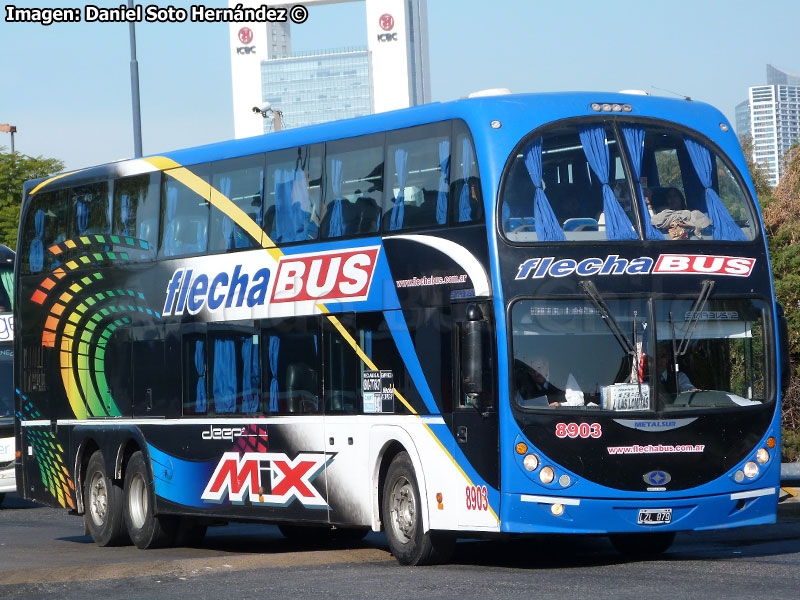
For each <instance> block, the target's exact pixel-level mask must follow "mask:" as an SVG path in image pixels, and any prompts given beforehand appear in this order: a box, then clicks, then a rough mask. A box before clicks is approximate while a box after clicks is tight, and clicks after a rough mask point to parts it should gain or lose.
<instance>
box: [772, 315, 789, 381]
mask: <svg viewBox="0 0 800 600" xmlns="http://www.w3.org/2000/svg"><path fill="white" fill-rule="evenodd" d="M775 315H776V317H777V319H778V353H779V354H780V356H781V363H780V379H781V393H786V390H788V389H789V384H790V383H791V380H792V365H791V362H790V361H789V323H788V322H787V320H786V311H785V310H784V308H783V304H781V303H780V302H776V303H775Z"/></svg>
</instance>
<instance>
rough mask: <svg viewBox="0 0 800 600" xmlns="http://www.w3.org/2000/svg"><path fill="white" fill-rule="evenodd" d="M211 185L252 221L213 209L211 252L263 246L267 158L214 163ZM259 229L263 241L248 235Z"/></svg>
mask: <svg viewBox="0 0 800 600" xmlns="http://www.w3.org/2000/svg"><path fill="white" fill-rule="evenodd" d="M212 170H213V174H212V177H211V186H212V187H213V188H214V189H215V190H217V191H218V192H219V193H220V194H222V195H223V196H224V197H225V198H227V199H229V200H230V201H231V202H233V203H234V204H235V205H236V206H237V207H238V208H240V209H241V210H242V212H244V213H245V215H247V217H248V221H246V222H245V221H242V222H241V223H237V222H234V221H235V217H236V216H234V218H232V216H231V215H228V214H225V213H224V212H223V211H221V210H220V209H218V208H217V207H216V206H213V205H212V207H211V225H210V229H209V242H208V250H209V252H211V253H219V252H235V251H236V250H242V249H247V248H256V247H258V246H260V245H261V239H260V229H261V217H262V212H263V210H262V209H263V196H264V189H263V188H264V155H263V154H256V155H253V156H245V157H243V158H233V159H230V160H223V161H218V162H215V163H214V164H213V167H212ZM247 226H249V231H250V232H256V227H257V228H258V230H259V231H258V233H257V234H256V235H258V236H259V239H254V237H253V235H251V234H249V233H247V230H246V229H245V227H247Z"/></svg>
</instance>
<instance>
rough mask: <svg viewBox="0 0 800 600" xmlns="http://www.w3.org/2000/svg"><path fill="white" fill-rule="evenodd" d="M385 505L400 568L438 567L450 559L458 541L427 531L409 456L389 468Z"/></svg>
mask: <svg viewBox="0 0 800 600" xmlns="http://www.w3.org/2000/svg"><path fill="white" fill-rule="evenodd" d="M381 504H382V507H381V514H382V520H383V526H384V529H385V530H386V538H387V540H388V541H389V549H390V550H391V551H392V554H393V555H394V557H395V558H396V559H397V561H398V562H399V563H400V564H403V565H426V564H436V563H442V562H446V561H447V560H448V559H449V558H450V556H451V555H452V553H453V549H454V547H455V538H454V537H453V536H451V535H448V534H446V533H442V532H435V531H427V532H425V531H423V525H422V510H423V507H422V503H421V502H420V496H419V487H418V485H417V478H416V475H415V474H414V465H413V464H412V463H411V458H410V457H409V456H408V454H407V453H406V452H400V453H399V454H398V455H397V456H395V457H394V460H392V463H391V464H390V465H389V470H388V471H387V473H386V480H385V481H384V484H383V502H382V503H381Z"/></svg>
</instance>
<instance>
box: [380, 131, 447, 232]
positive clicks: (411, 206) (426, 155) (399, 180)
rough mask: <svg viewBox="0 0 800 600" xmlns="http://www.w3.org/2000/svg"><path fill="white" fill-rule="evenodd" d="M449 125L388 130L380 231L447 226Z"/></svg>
mask: <svg viewBox="0 0 800 600" xmlns="http://www.w3.org/2000/svg"><path fill="white" fill-rule="evenodd" d="M451 127H452V125H451V123H450V122H444V123H433V124H430V125H422V126H419V127H410V128H408V129H399V130H396V131H390V132H389V133H388V136H387V143H386V165H387V168H386V186H385V189H384V192H385V198H384V213H383V230H384V231H394V230H397V229H408V228H411V227H436V226H440V225H446V224H447V206H448V196H449V192H450V190H449V186H450V133H451V131H450V130H451Z"/></svg>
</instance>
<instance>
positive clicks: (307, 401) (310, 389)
mask: <svg viewBox="0 0 800 600" xmlns="http://www.w3.org/2000/svg"><path fill="white" fill-rule="evenodd" d="M261 343H262V345H263V348H264V349H263V351H262V353H261V356H262V372H263V373H264V405H265V411H266V409H267V408H268V411H269V412H270V413H273V414H316V413H320V412H322V405H321V403H320V401H319V398H320V381H319V372H320V365H319V344H320V339H319V320H318V318H317V317H306V318H299V319H281V320H276V321H271V322H269V324H268V325H267V327H265V328H264V329H262V330H261Z"/></svg>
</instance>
